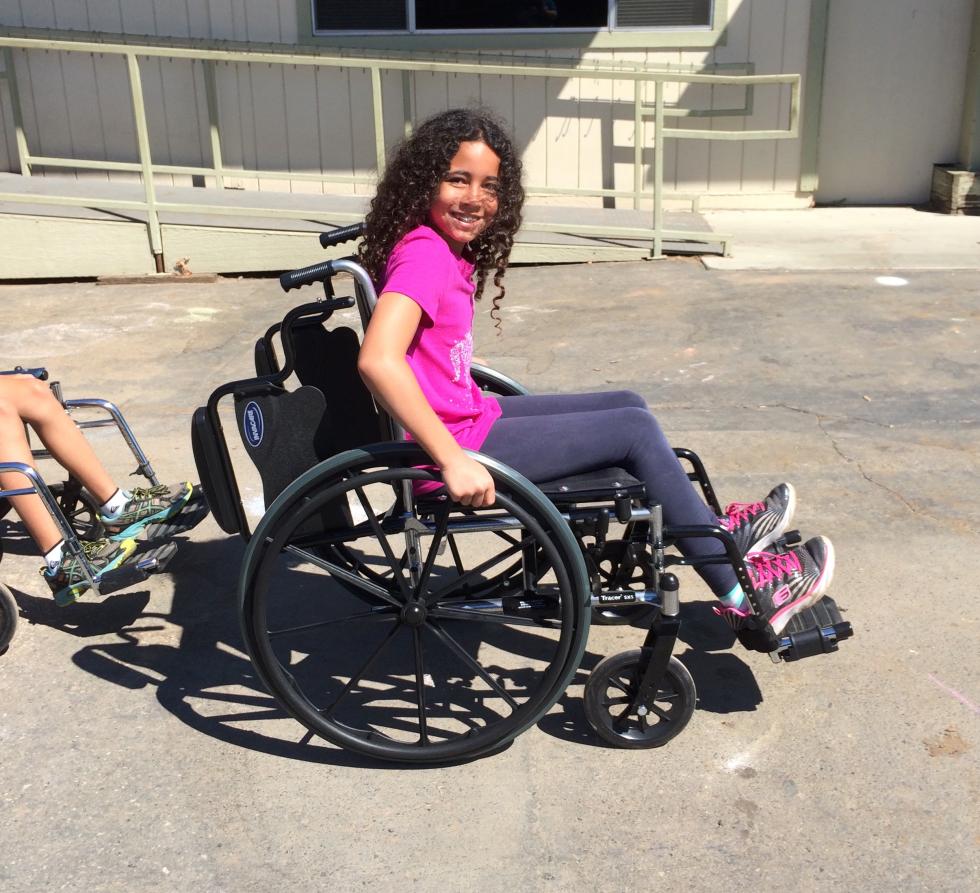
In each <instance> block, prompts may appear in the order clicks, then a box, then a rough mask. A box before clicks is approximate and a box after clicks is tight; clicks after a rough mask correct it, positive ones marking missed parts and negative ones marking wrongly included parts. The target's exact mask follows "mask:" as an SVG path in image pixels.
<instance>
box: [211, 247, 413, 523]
mask: <svg viewBox="0 0 980 893" xmlns="http://www.w3.org/2000/svg"><path fill="white" fill-rule="evenodd" d="M338 263H339V262H338ZM330 266H331V265H330V264H324V265H317V266H316V269H315V271H314V272H315V274H316V275H315V276H308V275H306V274H308V273H309V272H310V271H309V270H304V271H298V272H299V273H301V274H304V278H303V280H302V281H298V280H296V279H295V277H296V274H295V273H293V274H288V276H290V277H293V279H292V280H290V282H289V288H292V287H298V285H302V284H310V283H311V282H313V281H323V275H324V271H325V270H327V268H328V267H330ZM310 269H312V268H310ZM327 272H328V273H329V270H327ZM358 272H359V273H362V272H363V271H360V270H359V268H358ZM362 278H365V280H366V274H365V275H364V276H363V277H362ZM297 282H298V284H297ZM366 282H367V287H370V280H366ZM324 284H325V285H328V281H325V282H324ZM283 287H284V288H285V289H286V290H288V288H287V285H286V284H284V285H283ZM326 292H327V296H326V300H321V301H316V302H314V303H309V304H302V305H300V306H298V307H295V308H293V309H292V310H290V311H289V313H287V314H286V316H285V317H284V318H283V320H282V322H281V323H278V324H276V325H274V326H272V327H271V328H270V329H269V330H268V331H267V332H266V333H265V335H263V336H262V337H261V338H260V339H259V340H258V342H257V343H256V345H255V352H254V360H255V367H256V372H257V373H258V375H257V377H256V378H254V379H246V380H243V381H236V382H230V383H228V384H225V385H222V386H221V387H219V388H218V389H216V390H215V391H214V393H212V394H211V397H210V399H209V400H208V405H207V407H202V408H201V409H199V410H198V411H197V412H196V413H195V416H194V429H193V441H194V457H195V460H196V462H197V465H198V473H199V474H200V477H201V482H202V486H203V488H204V491H205V494H206V495H207V497H208V501H209V503H210V504H211V505H212V509H213V510H214V515H215V518H216V520H217V521H218V523H219V525H220V526H221V527H222V529H223V530H225V531H227V532H229V533H231V532H240V533H242V534H243V535H244V536H245V537H248V536H249V529H248V528H249V526H248V521H247V519H246V516H245V512H244V509H243V507H242V503H241V496H240V493H239V489H238V485H237V481H236V479H235V473H234V468H233V466H232V463H231V459H230V457H229V453H228V445H227V442H226V441H225V438H224V432H223V430H222V427H221V421H220V419H219V417H218V403H219V402H220V400H221V399H222V398H224V397H226V396H228V395H232V396H233V398H234V403H235V418H236V422H237V426H238V430H239V434H240V436H241V438H242V443H243V445H244V447H245V451H246V452H247V453H248V455H249V458H251V459H252V461H253V462H254V463H255V466H256V469H257V470H258V472H259V476H260V477H261V479H262V489H263V498H264V502H265V505H266V507H268V506H269V505H270V504H271V503H272V502H273V501H274V500H275V498H276V497H277V496H278V495H279V494H280V493H281V492H282V491H283V490H284V489H285V488H286V487H287V486H288V485H289V484H290V483H291V482H292V481H294V480H295V479H296V478H297V477H299V476H300V475H301V474H303V472H305V471H307V470H308V469H310V468H312V467H313V466H314V465H316V464H317V463H318V462H321V461H323V460H324V459H327V458H329V457H330V456H333V455H336V454H338V453H341V452H344V451H346V450H350V449H354V448H356V447H359V446H364V445H366V444H369V443H377V442H379V441H388V440H392V439H393V436H394V431H393V427H392V425H391V422H390V420H389V419H388V418H387V416H386V415H385V414H384V413H383V412H381V411H379V409H378V407H377V406H376V405H375V403H374V398H373V397H372V396H371V393H370V392H369V391H368V389H367V387H366V386H365V385H364V383H363V381H362V380H361V377H360V375H359V374H358V372H357V357H358V353H359V350H360V340H359V338H358V336H357V334H356V332H355V331H354V330H352V329H350V328H348V327H346V326H332V327H330V328H328V327H327V326H326V323H327V322H328V320H330V318H331V316H332V315H333V313H334V312H335V311H336V310H339V309H346V308H349V307H352V306H354V304H355V301H354V299H353V298H334V297H333V291H332V288H331V287H327V288H326ZM359 294H360V293H359ZM359 309H360V310H361V320H362V323H363V322H365V321H366V319H367V315H366V313H365V311H364V309H363V307H361V306H360V305H359ZM276 335H278V336H279V342H280V346H281V356H280V354H279V353H278V352H277V350H276V344H275V336H276ZM293 373H295V374H296V377H297V379H298V380H299V382H300V387H299V388H297V389H296V390H294V391H289V390H287V389H286V387H285V382H286V381H287V380H288V379H289V378H290V376H291V375H293ZM351 523H352V522H351V519H350V516H349V513H348V511H347V509H346V506H343V507H336V506H335V507H333V508H331V509H330V510H329V511H328V512H326V514H324V515H322V516H321V518H320V521H319V523H318V524H317V525H316V526H318V527H320V528H321V529H336V528H337V527H338V526H350V525H351Z"/></svg>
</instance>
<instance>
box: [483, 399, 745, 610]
mask: <svg viewBox="0 0 980 893" xmlns="http://www.w3.org/2000/svg"><path fill="white" fill-rule="evenodd" d="M498 399H499V400H500V408H501V409H502V410H503V415H502V416H501V418H499V419H497V421H496V422H494V423H493V426H492V427H491V428H490V433H489V434H488V435H487V439H486V440H485V441H484V442H483V446H481V447H480V452H482V453H486V454H487V455H488V456H493V457H494V458H495V459H499V460H500V461H501V462H504V463H505V464H507V465H510V466H511V467H512V468H514V469H516V470H517V471H519V472H520V473H521V474H523V475H524V476H525V477H526V478H528V479H529V480H531V481H534V482H535V483H541V482H543V481H549V480H554V479H555V478H561V477H567V476H568V475H572V474H580V473H582V472H585V471H592V470H594V469H599V468H607V467H609V466H616V467H619V468H623V469H625V470H626V471H628V472H629V473H630V474H631V475H633V477H635V478H637V479H638V480H641V481H643V482H644V483H645V484H646V488H647V496H648V498H649V499H650V501H651V502H653V503H659V504H660V505H661V506H662V507H663V515H664V523H665V524H717V523H718V519H717V518H716V517H715V514H714V512H713V511H712V510H711V509H710V508H709V507H708V506H707V505H705V503H704V502H702V500H701V498H700V496H698V494H697V493H696V492H695V490H694V488H693V487H692V486H691V482H690V481H689V480H688V477H687V473H686V472H685V471H684V469H683V467H682V466H681V464H680V462H679V461H678V460H677V457H676V456H675V455H674V451H673V449H672V448H671V446H670V444H669V443H667V438H666V437H664V433H663V431H661V430H660V425H659V424H658V423H657V420H656V419H655V418H654V416H653V413H652V412H650V410H649V409H648V408H647V405H646V403H645V402H644V401H643V398H642V397H640V396H639V395H638V394H634V393H633V392H632V391H609V392H606V393H594V394H532V395H530V396H527V397H499V398H498ZM678 546H679V548H680V550H681V552H682V553H683V554H684V555H687V556H696V555H718V554H723V552H724V549H722V547H721V544H720V543H718V541H717V540H713V539H700V538H699V539H687V540H681V541H680V542H679V543H678ZM699 573H700V575H701V577H702V579H703V580H704V581H705V582H706V583H707V584H708V586H710V587H711V591H712V592H714V594H715V595H717V596H723V595H727V594H728V593H729V592H731V591H732V589H734V588H735V587H736V586H737V585H738V581H737V579H736V577H735V572H734V571H733V570H732V569H731V567H730V566H729V565H727V564H719V565H707V566H706V567H704V568H702V569H701V570H700V571H699Z"/></svg>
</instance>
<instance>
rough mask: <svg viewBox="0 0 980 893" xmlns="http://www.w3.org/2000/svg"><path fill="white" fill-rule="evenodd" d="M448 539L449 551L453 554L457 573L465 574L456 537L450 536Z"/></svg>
mask: <svg viewBox="0 0 980 893" xmlns="http://www.w3.org/2000/svg"><path fill="white" fill-rule="evenodd" d="M447 539H448V540H449V551H450V552H451V553H452V556H453V561H454V562H455V564H456V572H457V573H459V574H462V573H465V571H464V570H463V559H462V558H461V557H460V555H459V546H457V545H456V537H454V536H453V535H452V534H450V535H449V536H448V537H447Z"/></svg>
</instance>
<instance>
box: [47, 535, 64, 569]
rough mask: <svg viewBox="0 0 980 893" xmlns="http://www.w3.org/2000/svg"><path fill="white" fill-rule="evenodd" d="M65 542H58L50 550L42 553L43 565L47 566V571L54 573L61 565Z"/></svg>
mask: <svg viewBox="0 0 980 893" xmlns="http://www.w3.org/2000/svg"><path fill="white" fill-rule="evenodd" d="M64 550H65V541H64V540H60V541H59V542H58V543H57V544H56V545H54V546H52V547H51V549H50V550H49V551H47V552H45V553H44V563H45V564H46V565H47V566H48V570H49V571H50V572H51V573H54V572H55V571H56V570H58V566H59V565H60V564H61V556H62V555H63V554H64Z"/></svg>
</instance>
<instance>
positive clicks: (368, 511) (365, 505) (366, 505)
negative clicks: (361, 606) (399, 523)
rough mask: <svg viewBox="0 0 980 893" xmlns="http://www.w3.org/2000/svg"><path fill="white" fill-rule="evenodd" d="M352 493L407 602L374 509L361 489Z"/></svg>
mask: <svg viewBox="0 0 980 893" xmlns="http://www.w3.org/2000/svg"><path fill="white" fill-rule="evenodd" d="M354 492H355V493H356V494H357V500H358V502H360V504H361V508H362V509H363V510H364V514H365V515H367V519H368V523H369V524H370V525H371V530H372V531H374V535H375V537H376V538H377V540H378V542H379V543H380V544H381V549H382V550H383V551H384V553H385V558H387V559H388V564H389V566H390V567H391V572H392V573H393V574H394V575H395V579H396V580H397V581H398V588H399V589H400V590H401V593H402V598H403V599H404V601H406V602H407V601H408V600H409V598H411V596H410V595H409V592H408V586H407V584H406V583H405V577H404V575H403V574H402V573H401V572H400V570H399V561H398V559H396V558H395V553H394V552H392V551H391V544H390V543H389V542H388V537H387V536H386V535H385V532H384V531H383V530H382V529H381V525H380V524H379V523H378V519H377V518H376V517H375V514H374V508H373V507H372V505H371V503H370V502H368V498H367V496H366V495H365V493H364V490H363V489H362V488H361V487H355V488H354Z"/></svg>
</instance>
